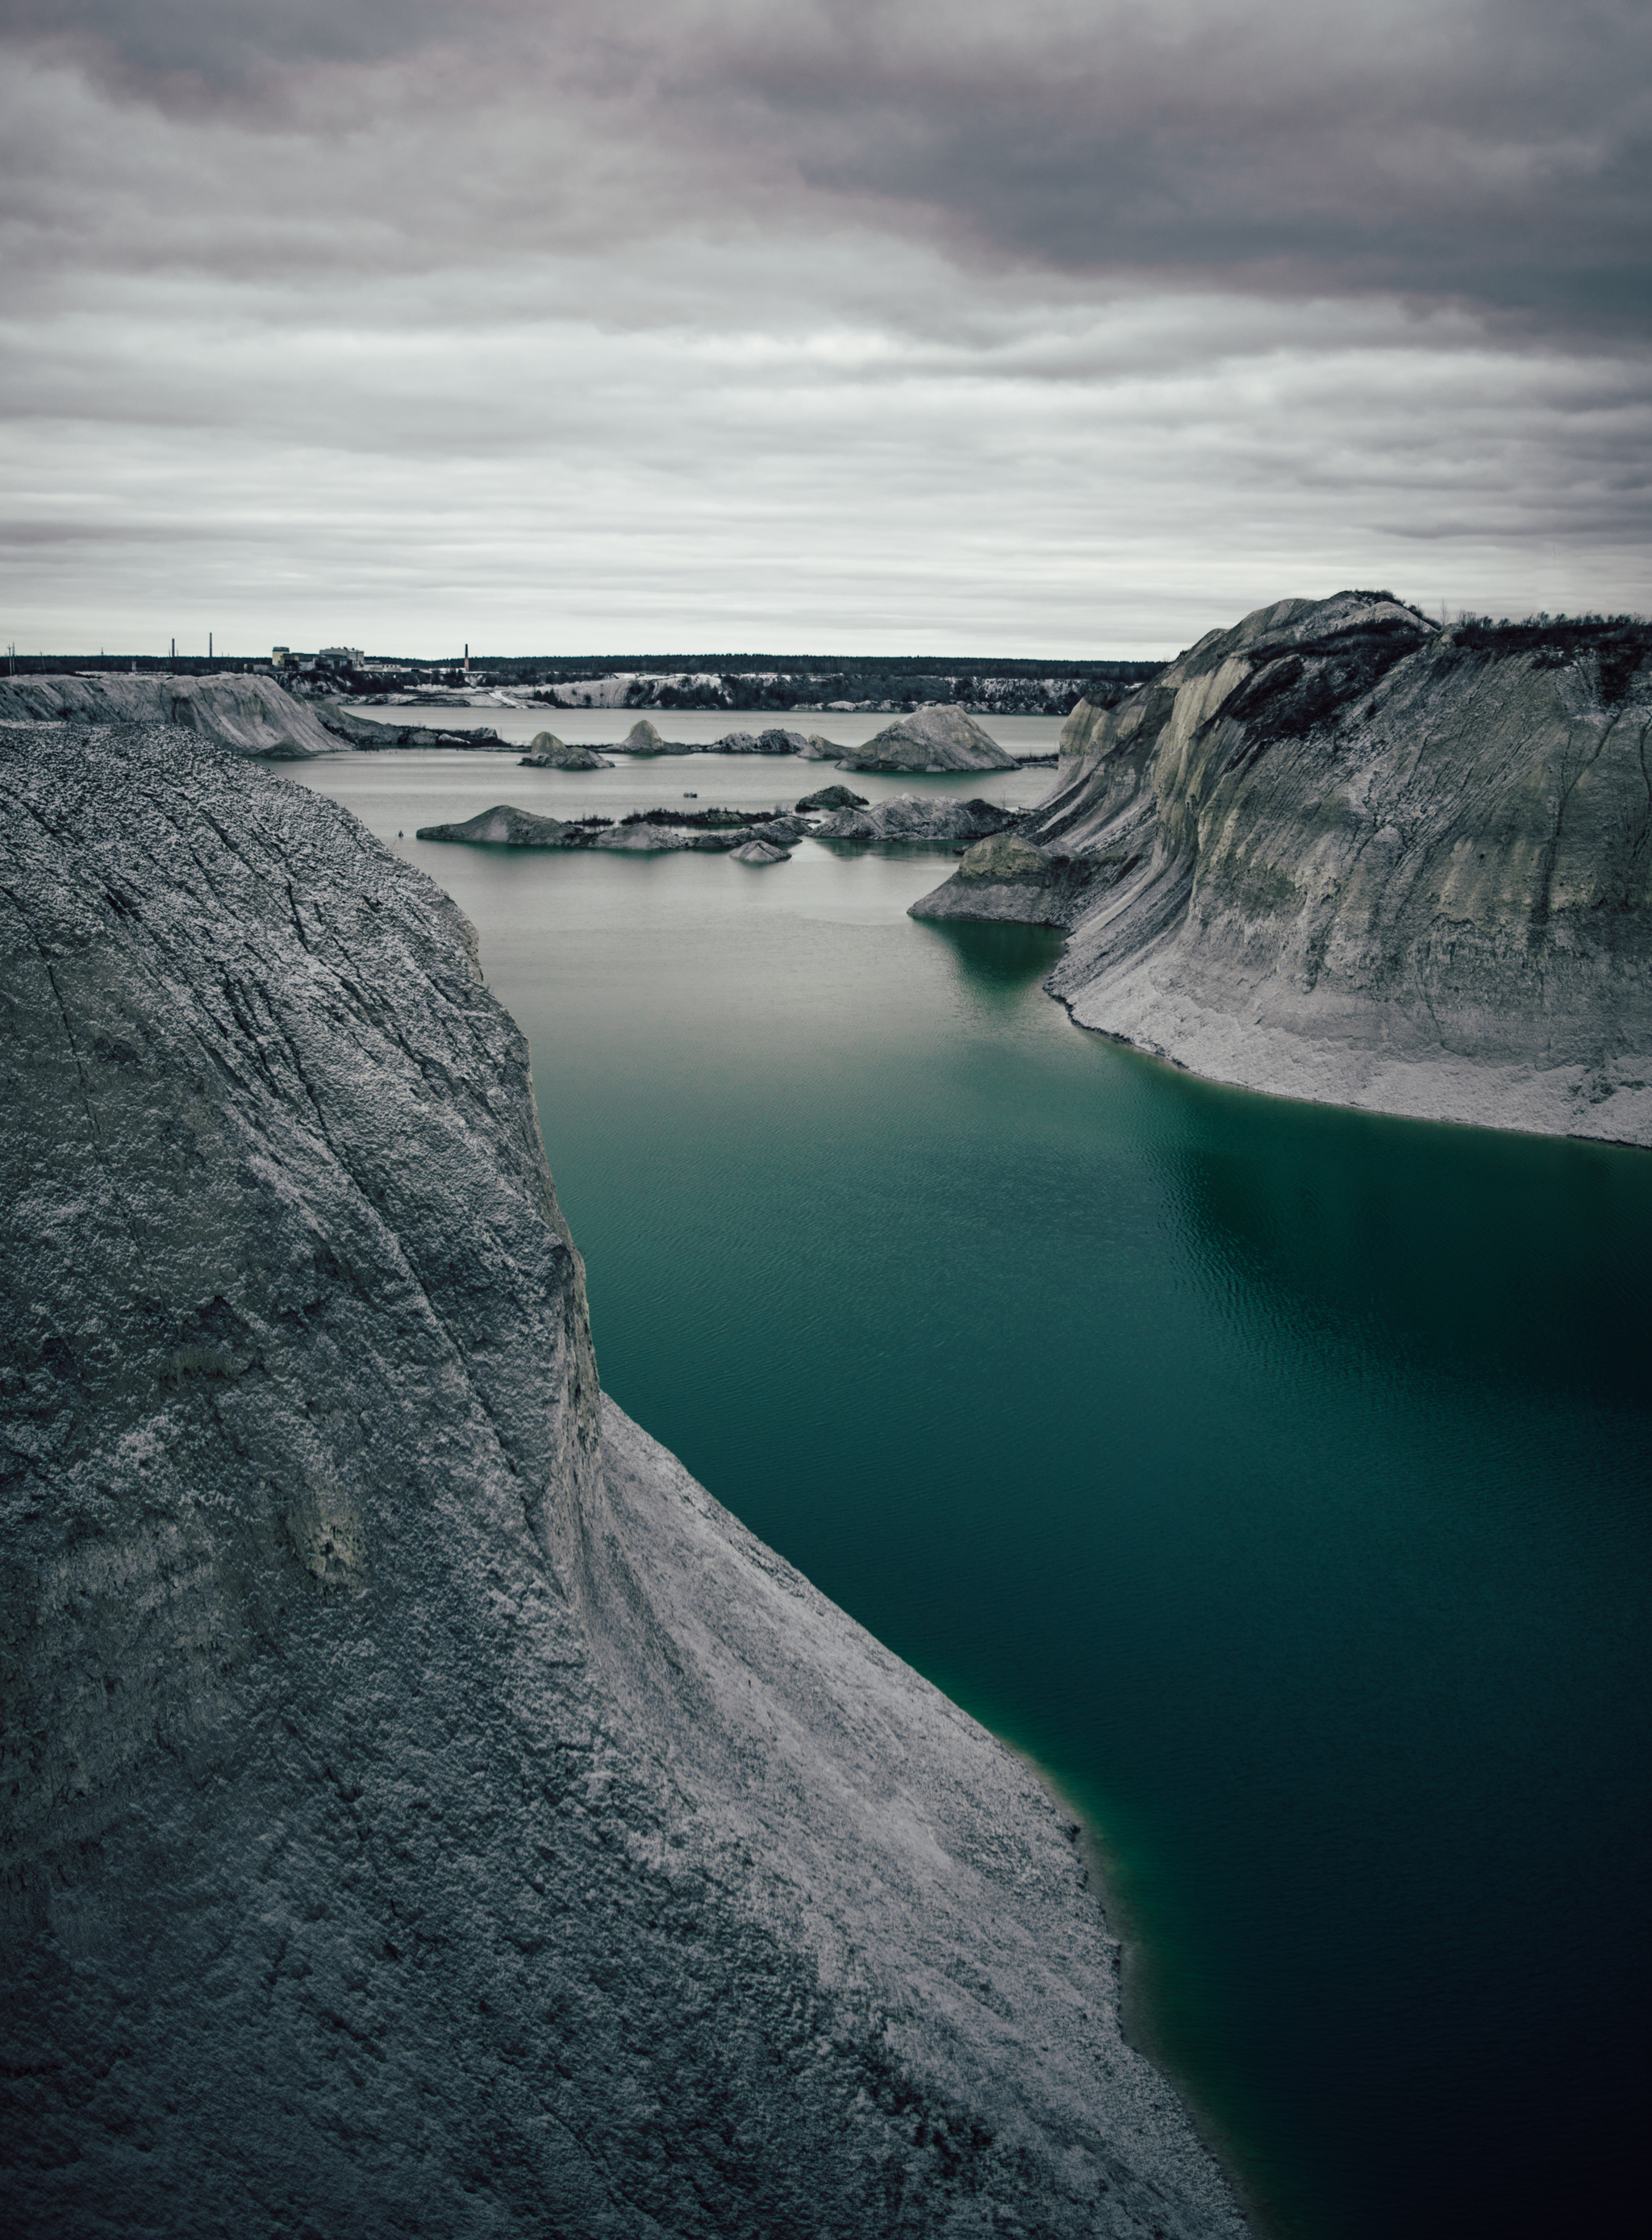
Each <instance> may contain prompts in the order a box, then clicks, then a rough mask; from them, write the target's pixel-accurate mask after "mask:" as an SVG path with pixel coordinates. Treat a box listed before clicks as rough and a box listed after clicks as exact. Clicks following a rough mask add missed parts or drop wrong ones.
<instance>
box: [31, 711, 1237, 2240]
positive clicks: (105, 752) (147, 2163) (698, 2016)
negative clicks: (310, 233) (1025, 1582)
mask: <svg viewBox="0 0 1652 2240" xmlns="http://www.w3.org/2000/svg"><path fill="white" fill-rule="evenodd" d="M0 802H3V804H4V814H3V817H0V857H3V862H4V876H3V880H0V890H3V893H0V981H3V994H4V1003H3V1005H0V1085H3V1098H0V1113H3V1120H0V1167H3V1206H4V1224H5V1227H4V1235H3V1240H0V1434H3V1436H0V1528H3V1529H0V1545H3V1549H4V1567H3V1573H0V1687H3V1700H4V1703H5V1710H6V1717H5V1720H4V1725H3V1747H4V1751H5V1765H4V1769H3V1773H4V1777H3V1781H0V1860H3V1877H0V1907H3V1940H4V1952H5V1967H4V1971H3V1991H0V2172H3V2181H0V2183H3V2207H4V2211H5V2215H4V2223H5V2224H6V2227H7V2229H8V2230H13V2231H17V2232H19V2233H23V2232H27V2233H28V2234H30V2236H31V2240H93V2236H99V2237H100V2240H101V2236H106V2235H109V2234H112V2233H116V2232H120V2233H132V2232H153V2233H157V2234H158V2233H164V2234H165V2235H167V2236H168V2240H209V2236H215V2237H216V2236H219V2235H222V2234H223V2233H226V2232H233V2233H249V2234H250V2233H258V2234H263V2233H268V2232H275V2231H279V2232H283V2233H293V2234H300V2233H303V2234H310V2235H321V2236H324V2240H379V2236H384V2240H389V2236H390V2235H393V2234H394V2235H402V2234H407V2233H411V2232H423V2233H432V2234H442V2235H443V2236H446V2235H454V2234H465V2235H469V2236H474V2240H481V2236H483V2235H486V2236H490V2240H505V2236H510V2235H513V2234H522V2235H524V2236H528V2235H531V2236H534V2240H548V2237H549V2236H561V2237H562V2240H586V2236H593V2235H608V2236H613V2240H661V2236H665V2235H695V2236H703V2240H713V2236H716V2240H730V2236H733V2240H774V2236H776V2235H790V2234H798V2235H810V2236H816V2240H836V2236H842V2240H874V2237H875V2236H880V2235H885V2234H887V2235H891V2236H892V2235H895V2234H897V2233H898V2234H901V2235H903V2236H929V2235H933V2236H936V2240H939V2236H942V2235H947V2236H953V2240H963V2236H967V2235H980V2236H982V2240H985V2236H986V2235H988V2234H989V2233H1009V2232H1019V2233H1023V2234H1029V2235H1031V2234H1038V2235H1041V2236H1042V2235H1053V2236H1064V2235H1078V2234H1092V2235H1110V2236H1118V2240H1123V2236H1136V2240H1149V2236H1164V2240H1170V2237H1171V2236H1176V2240H1194V2236H1199V2235H1225V2236H1237V2234H1238V2233H1239V2232H1240V2230H1241V2225H1240V2222H1239V2219H1238V2217H1237V2215H1236V2211H1235V2209H1234V2206H1233V2203H1232V2201H1231V2198H1230V2197H1229V2193H1228V2191H1227V2189H1226V2187H1225V2185H1224V2183H1223V2182H1222V2179H1221V2178H1220V2177H1219V2175H1218V2174H1217V2172H1216V2169H1215V2166H1214V2165H1213V2164H1212V2163H1211V2162H1210V2161H1209V2158H1208V2157H1207V2156H1206V2155H1205V2153H1204V2152H1203V2150H1202V2149H1201V2147H1200V2146H1199V2144H1198V2143H1197V2142H1196V2139H1195V2137H1194V2136H1193V2134H1192V2131H1191V2130H1190V2127H1189V2123H1188V2120H1187V2118H1186V2117H1185V2115H1184V2113H1183V2112H1182V2110H1181V2108H1180V2107H1179V2106H1178V2104H1177V2103H1176V2099H1175V2097H1174V2096H1173V2095H1172V2094H1171V2093H1170V2092H1169V2090H1168V2089H1167V2088H1166V2086H1165V2085H1164V2083H1162V2080H1161V2079H1160V2078H1159V2077H1156V2075H1155V2074H1154V2073H1153V2072H1152V2071H1151V2070H1149V2068H1148V2067H1147V2065H1146V2064H1145V2063H1143V2062H1142V2060H1141V2058H1140V2057H1138V2056H1137V2055H1136V2054H1135V2053H1134V2052H1133V2051H1132V2050H1130V2048H1129V2046H1128V2045H1127V2044H1126V2043H1124V2042H1123V2040H1122V2037H1121V2035H1120V2030H1119V2019H1118V2000H1117V1987H1116V1976H1115V1969H1114V1957H1115V1954H1114V1950H1113V1948H1112V1946H1111V1945H1110V1943H1109V1938H1108V1936H1107V1933H1106V1930H1105V1927H1104V1924H1103V1922H1102V1917H1101V1915H1100V1913H1099V1910H1098V1909H1097V1905H1096V1897H1095V1894H1094V1893H1093V1892H1092V1891H1091V1890H1089V1889H1088V1888H1087V1887H1086V1886H1085V1879H1084V1873H1083V1869H1082V1864H1081V1862H1080V1859H1079V1856H1078V1853H1077V1850H1076V1847H1075V1844H1074V1843H1073V1842H1072V1840H1071V1837H1072V1835H1073V1833H1074V1831H1073V1830H1071V1828H1070V1827H1069V1825H1068V1824H1067V1823H1065V1822H1064V1821H1063V1819H1062V1816H1061V1814H1060V1813H1059V1812H1058V1810H1056V1807H1055V1806H1054V1805H1053V1804H1052V1803H1051V1802H1050V1801H1049V1798H1048V1797H1046V1796H1045V1795H1044V1794H1043V1793H1042V1790H1040V1789H1039V1787H1038V1786H1037V1784H1036V1783H1035V1782H1034V1781H1033V1779H1032V1778H1031V1777H1030V1776H1029V1773H1028V1772H1027V1770H1025V1768H1024V1767H1023V1765H1022V1764H1021V1763H1019V1762H1018V1761H1017V1760H1016V1758H1015V1757H1012V1756H1011V1755H1010V1753H1009V1751H1008V1750H1004V1749H1003V1748H1002V1747H1001V1746H1000V1745H999V1744H998V1743H996V1742H995V1741H994V1740H993V1739H992V1738H991V1737H989V1735H987V1734H986V1733H985V1732H984V1731H983V1730H982V1729H981V1728H980V1727H978V1726H977V1725H976V1723H974V1721H973V1720H971V1719H969V1718H968V1717H966V1716H965V1715H964V1714H963V1712H962V1711H960V1710H958V1709H957V1708H956V1706H955V1705H953V1704H952V1703H949V1702H948V1701H947V1700H946V1699H945V1698H944V1697H943V1696H941V1695H940V1694H938V1693H937V1692H936V1690H935V1689H933V1688H932V1687H930V1686H929V1685H928V1684H927V1683H925V1682H924V1681H923V1680H922V1679H921V1678H919V1677H918V1676H917V1675H916V1673H914V1672H912V1671H911V1670H909V1669H908V1668H907V1667H906V1666H904V1665H903V1664H902V1663H900V1662H899V1660H898V1659H897V1658H896V1657H892V1656H890V1655H889V1653H888V1652H887V1651H886V1650H883V1649H882V1648H880V1647H879V1645H878V1644H877V1643H876V1642H875V1641H873V1640H871V1639H870V1638H869V1637H868V1636H867V1635H866V1634H865V1633H864V1632H863V1631H862V1630H861V1629H860V1628H859V1627H858V1626H857V1625H856V1624H855V1623H853V1622H852V1621H851V1620H850V1619H849V1618H848V1617H845V1616H844V1614H843V1612H842V1611H841V1610H837V1609H836V1608H834V1607H833V1605H832V1604H831V1603H828V1602H827V1601H826V1600H825V1599H824V1597H822V1596H821V1595H819V1594H817V1593H816V1591H815V1590H813V1589H812V1588H811V1587H810V1586H809V1584H808V1583H807V1582H806V1581H805V1580H803V1579H802V1578H801V1577H798V1575H797V1574H796V1572H795V1571H794V1570H791V1569H790V1567H789V1565H788V1564H786V1563H783V1562H782V1561H781V1560H780V1559H779V1558H778V1557H776V1556H775V1555H774V1554H772V1553H771V1552H770V1551H769V1550H768V1549H766V1548H764V1547H763V1546H762V1545H760V1543H757V1542H756V1540H754V1539H753V1538H752V1537H751V1536H750V1534H749V1533H748V1532H746V1531H744V1530H743V1529H742V1527H741V1526H740V1525H739V1524H738V1523H736V1521H735V1520H734V1518H733V1517H729V1515H728V1514H727V1513H726V1512H725V1511H724V1510H722V1509H720V1508H719V1507H718V1505H717V1503H716V1502H715V1501H714V1500H713V1499H712V1498H711V1497H710V1496H709V1494H708V1493H706V1492H705V1491H704V1490H703V1489H702V1488H700V1487H699V1486H698V1485H696V1483H694V1482H693V1481H692V1480H691V1479H690V1478H689V1477H688V1476H687V1474H686V1473H685V1472H684V1471H683V1469H682V1468H681V1467H680V1465H679V1464H677V1463H676V1462H675V1461H674V1460H673V1459H672V1457H670V1456H669V1455H668V1454H667V1453H665V1452H664V1451H663V1450H662V1449H661V1448H660V1447H658V1446H657V1445H656V1443H654V1442H653V1441H652V1440H651V1439H649V1437H647V1435H646V1434H645V1433H644V1432H643V1431H642V1430H639V1429H638V1428H637V1426H636V1424H634V1423H631V1422H629V1420H628V1419H627V1418H626V1417H625V1416H624V1415H623V1414H622V1413H621V1411H620V1410H618V1409H616V1408H615V1407H614V1406H613V1405H612V1403H608V1402H605V1401H604V1399H603V1396H602V1394H601V1392H600V1390H599V1389H598V1385H597V1380H596V1363H595V1361H594V1358H593V1355H592V1350H591V1340H590V1330H589V1327H588V1324H587V1320H586V1311H585V1293H584V1281H583V1269H582V1266H581V1263H580V1260H579V1257H578V1255H577V1253H576V1251H575V1250H574V1247H573V1244H572V1242H571V1240H570V1237H569V1234H568V1230H567V1229H566V1227H565V1225H564V1223H563V1220H562V1217H561V1215H560V1214H559V1212H558V1210H557V1206H556V1197H555V1193H554V1191H553V1189H552V1185H551V1179H550V1173H549V1171H548V1169H547V1167H546V1163H545V1156H544V1150H543V1145H542V1143H541V1141H540V1135H539V1128H538V1123H537V1118H536V1112H535V1109H534V1102H533V1094H532V1090H531V1087H530V1075H529V1068H528V1052H527V1049H526V1045H525V1044H524V1043H523V1037H522V1036H521V1035H520V1033H519V1032H518V1031H517V1030H516V1026H515V1025H514V1024H513V1023H512V1022H511V1020H510V1017H508V1016H507V1014H506V1013H505V1012H504V1011H503V1010H502V1009H501V1008H500V1006H499V1004H498V1003H496V1002H495V1000H494V999H493V997H491V996H490V994H489V993H488V991H487V990H486V988H485V987H484V986H483V983H482V980H481V977H480V974H479V971H478V969H477V965H476V950H475V942H474V937H473V936H472V935H471V932H470V928H469V926H468V925H467V923H466V922H465V921H464V919H463V917H461V915H460V913H459V912H458V910H456V908H455V906H454V904H453V903H451V902H450V900H449V899H448V898H447V897H446V896H445V895H443V893H442V892H441V890H439V889H437V888H436V887H435V886H433V885H432V884H431V883H430V882H429V881H428V880H427V879H425V878H424V877H423V876H422V875H421V874H420V873H419V872H417V871H416V870H413V869H412V868H410V866H409V865H407V864H406V863H403V862H401V861H400V860H399V859H398V858H397V857H396V856H395V855H394V854H392V853H391V851H390V850H388V849H386V848H384V847H383V846H381V845H380V844H379V843H378V842H376V840H375V839H373V837H371V836H370V834H369V833H367V832H366V831H365V830H363V828H362V826H361V825H360V824H358V823H356V821H355V820H354V819H353V818H352V817H350V816H349V815H348V814H347V813H346V812H345V811H344V810H341V809H339V808H338V807H337V806H336V805H335V804H334V803H331V802H330V801H328V800H326V799H325V798H323V797H321V796H319V795H316V794H314V793H311V792H310V791H308V790H305V789H304V788H303V787H300V786H295V785H290V784H287V783H283V782H281V781H280V780H278V779H277V778H276V777H275V776H274V775H273V774H271V773H270V772H267V771H263V770H258V769H257V768H256V767H255V766H250V765H249V764H247V763H242V762H237V761H236V760H235V758H234V757H232V756H231V755H230V754H229V753H228V752H226V751H225V750H221V749H217V748H215V747H213V746H211V745H210V744H207V743H203V741H202V740H201V739H199V738H198V737H192V736H190V734H188V733H185V732H182V731H180V730H176V729H172V730H136V729H134V730H97V729H89V728H85V727H79V726H75V727H71V726H68V725H64V724H61V723H53V724H51V725H50V726H43V727H40V728H38V729H36V730H25V729H22V728H17V727H10V728H7V727H0Z"/></svg>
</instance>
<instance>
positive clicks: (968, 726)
mask: <svg viewBox="0 0 1652 2240" xmlns="http://www.w3.org/2000/svg"><path fill="white" fill-rule="evenodd" d="M843 767H844V769H845V770H1014V769H1015V768H1016V758H1015V757H1014V756H1013V755H1009V754H1006V753H1005V752H1004V750H1003V748H1002V747H1001V746H1000V745H999V744H998V743H997V741H996V739H994V738H992V737H990V736H989V733H987V732H986V731H983V730H982V728H981V726H980V724H979V723H976V720H975V717H973V716H970V715H967V714H966V713H965V712H964V710H963V709H962V708H956V707H950V706H948V705H945V704H943V703H936V705H934V706H932V707H929V708H919V709H916V710H914V712H913V713H912V714H911V715H909V716H903V717H901V718H900V720H899V722H898V723H889V724H886V725H885V726H884V728H883V730H881V731H879V732H878V733H877V735H876V737H874V738H870V739H869V740H868V741H867V743H866V744H865V745H864V746H863V747H856V748H854V749H852V750H849V752H848V753H846V754H844V756H843Z"/></svg>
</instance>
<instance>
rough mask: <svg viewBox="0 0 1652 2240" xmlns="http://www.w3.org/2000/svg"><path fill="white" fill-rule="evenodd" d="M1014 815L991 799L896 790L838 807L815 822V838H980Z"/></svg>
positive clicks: (935, 840) (937, 840)
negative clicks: (863, 804) (884, 797)
mask: <svg viewBox="0 0 1652 2240" xmlns="http://www.w3.org/2000/svg"><path fill="white" fill-rule="evenodd" d="M1017 820H1018V812H1017V811H1016V810H1013V809H1000V808H999V807H998V806H997V805H996V803H993V802H990V801H979V800H976V801H956V800H954V799H953V798H952V797H950V796H949V795H947V796H936V797H935V798H934V799H932V800H927V801H926V800H920V799H919V797H917V796H916V794H911V793H897V794H896V796H895V797H894V798H893V799H892V800H889V801H879V802H875V803H873V804H872V806H871V807H870V808H869V809H839V810H834V811H833V812H832V814H831V815H830V816H829V817H823V818H822V819H821V821H820V823H818V824H817V825H816V827H815V837H816V839H817V840H882V841H903V842H907V843H915V844H919V843H929V844H938V843H946V844H949V845H951V846H956V845H957V843H959V842H960V841H973V840H979V839H983V838H984V837H986V836H987V835H988V834H989V833H993V832H1001V831H1003V829H1004V827H1005V826H1006V825H1009V824H1013V823H1016V822H1017Z"/></svg>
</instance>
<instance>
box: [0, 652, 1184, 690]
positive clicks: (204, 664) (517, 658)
mask: <svg viewBox="0 0 1652 2240" xmlns="http://www.w3.org/2000/svg"><path fill="white" fill-rule="evenodd" d="M0 658H4V657H3V656H0ZM368 658H369V659H370V660H371V661H374V662H383V663H386V664H387V665H390V666H392V667H395V668H403V669H406V670H408V671H409V673H412V672H413V671H414V670H422V671H428V672H430V673H431V674H435V673H436V671H438V670H439V671H441V672H443V674H445V673H446V672H447V671H448V670H457V671H460V672H463V667H464V664H463V661H462V660H461V659H459V658H458V657H453V658H447V657H443V658H441V659H434V658H432V657H430V656H428V655H423V654H419V655H409V656H407V657H402V656H399V655H396V654H390V653H375V654H370V656H369V657H368ZM15 660H16V664H17V675H18V676H19V677H23V676H25V675H26V676H30V677H42V676H52V677H58V676H61V675H62V674H63V671H64V670H82V669H84V670H110V671H113V672H116V673H118V674H120V675H123V676H124V675H126V674H128V673H129V672H130V671H131V670H137V673H138V675H139V676H140V677H152V676H157V675H160V676H167V677H201V676H213V675H216V674H218V673H219V672H220V671H223V670H256V669H268V668H269V667H270V657H269V655H268V654H267V653H266V654H229V653H220V654H216V655H214V656H213V657H212V658H211V659H210V660H209V659H208V658H207V657H206V655H205V654H184V653H180V654H179V655H177V657H176V658H174V657H172V656H171V655H170V654H164V653H158V654H157V653H19V654H17V656H16V657H15ZM1163 666H1164V663H1162V661H1057V660H1054V659H1052V660H1049V661H997V660H993V659H990V658H987V657H964V656H963V655H958V656H955V657H941V656H939V655H936V656H933V657H932V656H929V655H927V654H898V655H897V654H791V653H788V654H779V653H662V654H652V653H649V654H643V653H625V654H614V655H611V656H608V655H603V656H601V657H598V656H596V655H594V654H582V655H579V656H578V657H574V656H571V655H570V656H566V657H555V658H553V657H550V656H547V655H544V654H525V653H511V654H493V653H489V654H480V653H473V654H472V655H471V657H470V673H471V675H472V677H475V676H476V673H477V671H479V670H480V671H483V672H485V673H486V674H487V675H488V676H490V677H499V678H501V679H503V678H506V677H509V678H510V679H511V680H513V681H514V682H516V683H523V684H583V683H588V682H590V683H594V682H595V681H596V679H597V678H599V677H614V676H627V677H658V676H678V675H682V674H683V673H684V672H689V673H692V674H694V675H696V676H711V677H725V676H736V677H749V676H752V675H754V674H756V675H763V674H772V675H776V676H782V677H816V678H820V679H822V680H829V679H834V678H836V677H843V678H844V679H845V680H846V681H847V680H852V679H853V678H855V677H878V678H884V677H1028V678H1032V677H1105V678H1107V679H1108V680H1109V682H1111V683H1124V684H1136V683H1141V682H1142V680H1143V679H1145V678H1147V677H1156V676H1157V675H1158V673H1159V671H1160V670H1161V669H1162V668H1163Z"/></svg>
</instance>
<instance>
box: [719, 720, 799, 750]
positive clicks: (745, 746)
mask: <svg viewBox="0 0 1652 2240" xmlns="http://www.w3.org/2000/svg"><path fill="white" fill-rule="evenodd" d="M808 745H809V742H808V740H807V739H805V738H804V737H803V733H802V732H801V731H788V730H783V729H782V728H780V727H778V726H776V727H775V728H773V729H771V730H767V731H729V732H726V733H725V734H724V735H723V737H722V738H720V739H719V740H717V741H716V744H715V745H714V746H713V747H712V749H711V752H712V753H713V754H716V755H801V754H803V753H804V752H806V750H807V749H808Z"/></svg>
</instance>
